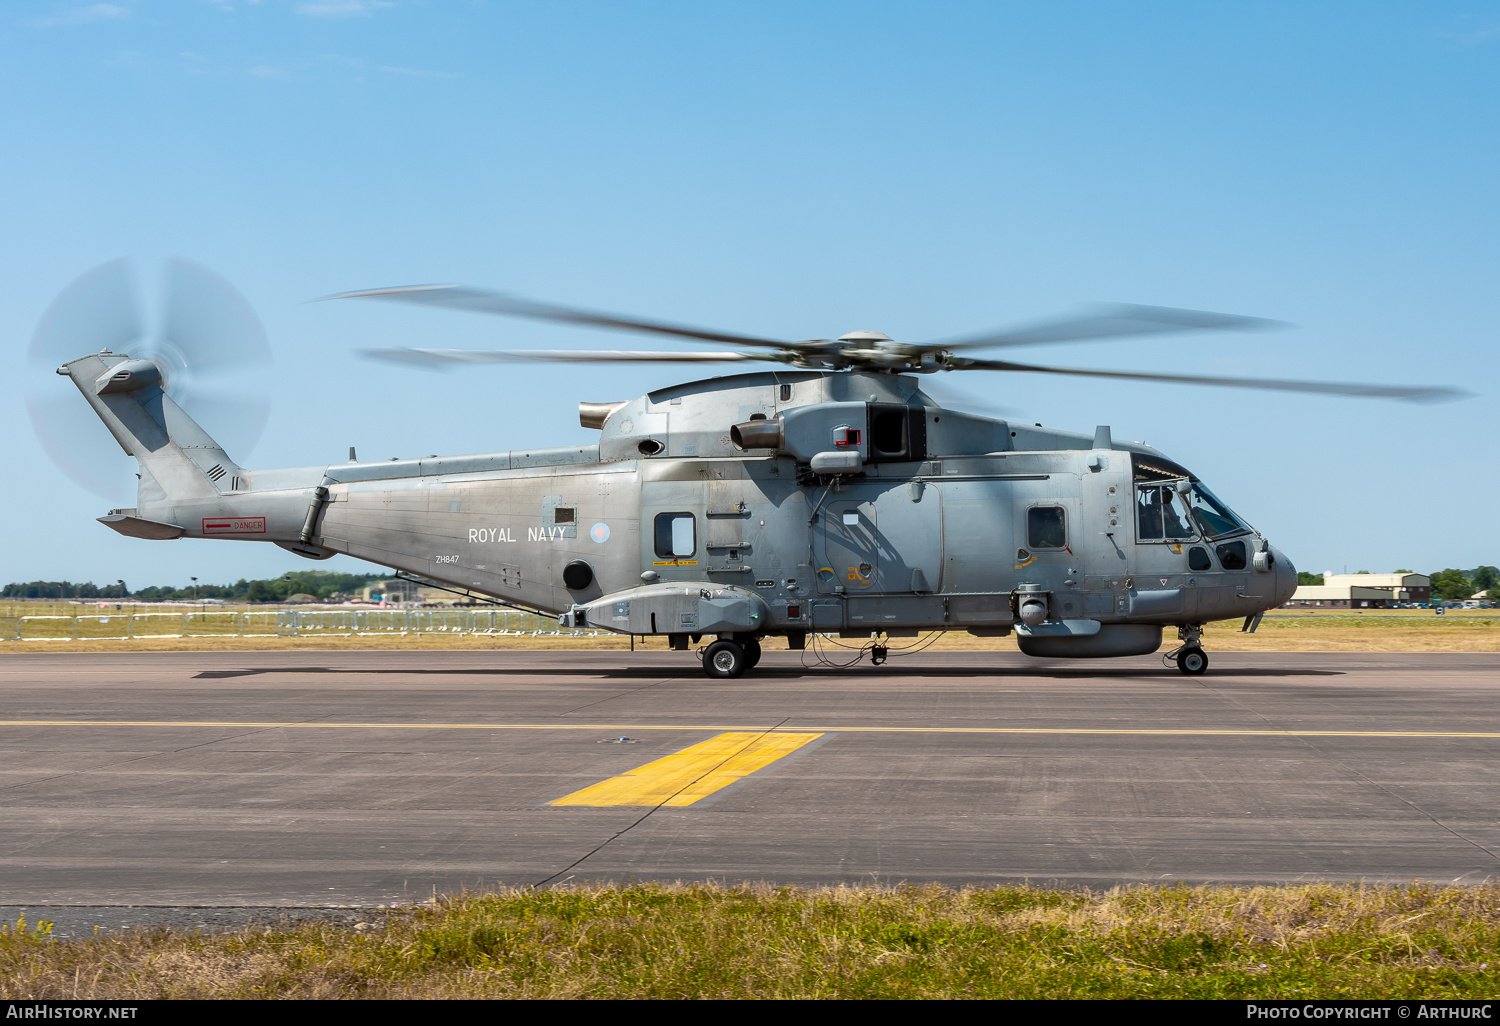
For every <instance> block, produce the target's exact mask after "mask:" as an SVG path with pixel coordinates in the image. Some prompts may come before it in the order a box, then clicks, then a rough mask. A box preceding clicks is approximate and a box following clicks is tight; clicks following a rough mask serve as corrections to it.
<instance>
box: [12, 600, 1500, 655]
mask: <svg viewBox="0 0 1500 1026" xmlns="http://www.w3.org/2000/svg"><path fill="white" fill-rule="evenodd" d="M311 608H317V607H311ZM171 609H172V612H174V613H180V612H182V611H184V608H183V607H171ZM223 609H224V610H225V611H236V612H238V611H251V612H255V613H258V614H262V615H265V616H269V611H267V610H266V609H264V608H256V607H249V606H239V607H223ZM132 611H134V612H136V613H141V614H146V613H157V612H159V607H150V606H134V607H132V606H131V605H130V604H128V603H126V604H124V608H123V609H122V610H116V609H115V608H114V607H113V606H110V607H109V608H108V609H100V608H95V607H92V606H79V605H70V604H68V603H38V602H26V603H22V602H7V603H0V617H15V616H69V615H76V616H80V617H85V618H86V620H83V621H81V623H83V624H85V625H86V626H88V627H91V628H92V629H93V630H94V631H95V632H97V633H100V634H115V633H118V632H119V628H118V620H119V617H120V615H121V613H128V612H132ZM100 617H109V618H111V619H112V620H114V621H115V623H116V626H115V627H111V626H110V625H109V624H100V623H99V620H100ZM168 621H170V623H172V624H175V623H176V621H175V619H173V618H171V617H167V618H163V622H164V624H165V623H166V622H168ZM59 623H61V621H60V622H59ZM96 625H97V626H96ZM170 629H171V630H176V629H177V628H176V627H175V626H171V627H170ZM210 629H211V628H210ZM58 631H59V632H61V631H62V628H61V626H59V627H58ZM162 632H163V633H166V632H167V627H166V626H164V627H163V628H162ZM86 633H88V632H87V631H84V630H80V637H79V638H78V639H77V640H73V639H70V638H66V637H59V638H56V639H49V640H45V641H41V640H28V641H0V654H3V653H7V652H39V651H56V652H208V651H219V652H228V651H246V652H254V651H287V650H296V651H341V650H364V651H369V650H377V651H378V650H387V649H388V650H393V651H395V650H402V651H405V650H432V651H437V650H459V651H469V650H475V651H489V650H501V649H602V650H619V649H628V648H630V639H629V638H624V637H618V636H613V635H599V636H593V637H589V636H570V635H550V636H549V635H543V636H539V637H532V636H516V635H496V634H465V633H431V634H428V633H421V634H416V633H413V634H401V633H392V634H389V635H381V634H370V635H353V636H341V635H339V634H337V633H333V632H330V633H328V634H322V635H319V634H317V633H305V634H303V635H302V636H297V637H240V636H238V635H237V634H234V633H228V632H226V633H222V634H218V635H215V636H209V637H194V638H177V637H165V638H133V639H122V638H117V637H110V636H105V637H85V636H82V635H83V634H86ZM141 633H144V631H142V632H141ZM928 640H929V639H927V638H925V637H924V638H922V639H916V640H913V639H906V638H900V639H895V640H893V641H892V642H891V645H892V646H893V647H897V648H902V647H906V646H907V645H912V644H923V645H925V644H927V642H928ZM1204 641H1205V646H1206V647H1207V648H1208V650H1209V651H1210V652H1214V651H1218V652H1500V610H1493V609H1472V610H1451V611H1449V612H1447V613H1446V614H1444V615H1443V616H1437V615H1435V614H1434V613H1433V612H1432V611H1430V610H1420V609H1392V610H1366V611H1360V612H1345V613H1319V614H1292V613H1284V612H1278V613H1272V614H1268V615H1267V616H1266V617H1265V619H1264V620H1263V621H1262V622H1261V625H1260V629H1259V630H1258V631H1257V632H1256V633H1255V634H1242V633H1240V621H1238V620H1233V621H1228V620H1226V621H1221V622H1218V623H1213V624H1210V625H1209V626H1208V628H1207V630H1206V631H1205V632H1204ZM851 643H852V644H854V645H855V646H858V644H859V643H858V642H850V641H848V640H846V641H845V644H851ZM784 644H785V643H784V642H783V641H780V640H773V641H771V642H768V644H767V647H768V648H769V649H772V650H775V649H779V648H781V647H782V646H783V645H784ZM1176 644H1177V642H1176V638H1175V636H1174V632H1172V631H1171V630H1168V631H1167V632H1166V637H1165V638H1164V639H1163V648H1172V647H1175V646H1176ZM635 646H636V648H638V649H665V648H666V641H665V639H662V638H653V639H637V640H636V642H635ZM931 648H932V651H935V652H961V651H1015V650H1016V642H1015V638H1014V637H1008V638H976V637H974V636H972V635H970V634H967V633H964V632H958V631H955V632H950V633H948V634H945V635H943V636H941V637H938V638H936V639H931Z"/></svg>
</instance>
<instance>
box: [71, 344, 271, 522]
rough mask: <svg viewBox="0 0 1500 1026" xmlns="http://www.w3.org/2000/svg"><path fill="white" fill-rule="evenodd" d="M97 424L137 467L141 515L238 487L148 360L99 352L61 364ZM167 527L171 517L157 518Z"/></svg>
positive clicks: (230, 464)
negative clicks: (108, 432)
mask: <svg viewBox="0 0 1500 1026" xmlns="http://www.w3.org/2000/svg"><path fill="white" fill-rule="evenodd" d="M57 373H59V374H65V375H67V376H68V377H69V378H71V379H72V380H73V384H75V385H77V386H78V390H79V391H80V392H82V393H83V397H84V398H85V399H87V400H88V402H89V405H90V406H92V407H93V408H94V412H95V413H97V414H98V415H99V419H100V420H102V421H104V424H105V426H106V427H108V428H109V430H110V433H111V434H113V435H114V436H115V440H116V441H117V442H119V443H120V447H121V448H122V449H124V450H125V452H126V453H127V454H128V455H131V456H134V457H135V458H136V460H137V461H138V462H139V463H140V479H141V483H140V488H139V492H138V497H137V504H138V507H139V509H140V514H141V516H143V517H145V518H147V519H157V517H153V515H152V514H153V512H156V511H160V512H161V513H166V512H167V507H169V506H170V505H172V504H173V503H174V502H180V501H184V500H194V499H198V500H201V499H212V498H216V497H218V496H220V495H223V494H225V493H226V492H229V491H233V490H237V489H238V488H239V487H240V479H241V476H242V472H241V470H240V467H239V465H238V464H236V463H235V462H234V461H233V460H231V459H230V458H229V456H228V455H227V454H226V453H225V452H224V450H223V448H222V447H220V445H219V443H218V442H215V441H214V440H213V439H212V438H210V437H209V435H208V432H206V431H204V430H203V429H202V428H201V427H199V426H198V424H197V423H196V422H195V421H194V420H193V419H192V418H191V417H189V416H188V415H187V414H186V413H184V412H183V411H182V408H181V407H180V406H178V405H177V404H176V403H175V402H173V401H172V397H171V396H169V395H167V393H166V391H165V390H164V389H163V387H162V384H163V383H162V375H161V368H160V367H158V366H157V365H156V364H155V363H153V362H152V361H150V360H132V359H131V358H130V357H129V356H124V355H118V354H113V353H109V352H108V351H106V352H102V353H100V354H98V355H97V356H85V357H82V358H81V359H77V360H73V361H71V362H70V363H66V364H63V365H62V366H61V367H59V368H58V369H57ZM160 519H163V520H165V521H167V522H168V523H170V514H168V515H166V516H161V517H160Z"/></svg>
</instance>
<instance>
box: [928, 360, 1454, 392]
mask: <svg viewBox="0 0 1500 1026" xmlns="http://www.w3.org/2000/svg"><path fill="white" fill-rule="evenodd" d="M947 369H949V370H998V371H1030V372H1033V373H1038V374H1070V375H1075V376H1079V377H1087V378H1124V379H1126V380H1130V381H1170V382H1173V383H1176V384H1180V385H1221V386H1224V387H1226V388H1263V389H1268V390H1271V391H1276V392H1311V393H1315V394H1319V395H1347V396H1357V397H1359V398H1363V399H1403V400H1406V401H1407V402H1416V403H1441V402H1451V401H1452V400H1454V399H1466V398H1468V397H1469V396H1471V395H1472V394H1473V393H1470V392H1464V391H1462V390H1460V389H1456V388H1436V387H1424V386H1401V385H1357V384H1348V383H1343V382H1336V381H1281V380H1277V379H1273V378H1216V377H1201V376H1196V375H1194V376H1188V375H1181V374H1136V373H1131V372H1129V371H1100V370H1080V369H1077V368H1072V367H1037V366H1034V365H1032V364H1026V363H1011V362H1009V361H1007V360H968V359H958V360H954V361H953V365H952V366H950V367H949V368H947Z"/></svg>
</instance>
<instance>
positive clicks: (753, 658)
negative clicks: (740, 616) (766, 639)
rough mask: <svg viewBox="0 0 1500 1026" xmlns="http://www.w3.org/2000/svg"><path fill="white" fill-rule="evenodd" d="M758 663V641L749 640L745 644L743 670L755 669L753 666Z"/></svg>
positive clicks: (754, 639) (755, 639)
mask: <svg viewBox="0 0 1500 1026" xmlns="http://www.w3.org/2000/svg"><path fill="white" fill-rule="evenodd" d="M758 662H760V641H759V639H757V638H750V639H749V640H747V641H746V642H745V669H747V670H753V669H755V664H756V663H758Z"/></svg>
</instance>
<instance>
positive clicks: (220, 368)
mask: <svg viewBox="0 0 1500 1026" xmlns="http://www.w3.org/2000/svg"><path fill="white" fill-rule="evenodd" d="M163 309H164V311H165V314H164V319H163V324H162V332H161V337H160V338H159V339H158V340H157V343H156V345H155V347H154V348H155V351H154V352H153V353H152V354H151V355H152V357H153V358H155V359H157V360H158V362H159V363H161V364H162V365H163V370H164V371H165V372H166V376H167V382H168V391H169V392H170V393H171V395H172V398H173V399H175V400H176V401H177V403H178V405H180V406H181V407H182V408H183V409H184V410H185V411H186V412H187V413H188V414H189V416H191V417H192V418H193V419H194V420H196V421H198V422H199V423H200V424H202V425H203V427H204V429H205V430H207V431H208V433H209V434H211V435H213V436H214V438H215V439H216V440H218V442H219V443H220V444H221V445H223V446H224V448H225V450H226V451H227V452H230V453H232V454H234V455H235V456H236V458H243V456H244V454H246V453H248V452H249V451H250V450H251V449H252V448H254V446H255V443H256V442H257V441H258V440H259V439H260V436H261V432H262V431H264V430H265V426H266V422H267V421H268V419H269V417H270V400H269V394H270V388H269V385H270V382H269V371H270V368H271V347H270V344H269V343H268V342H267V341H266V332H265V328H264V327H262V325H261V322H260V318H259V317H257V316H256V314H255V310H254V308H252V307H251V306H250V304H249V303H248V302H247V301H246V300H245V297H244V296H242V295H241V294H240V292H239V290H237V289H236V288H235V287H234V286H233V285H231V284H229V282H227V281H225V280H224V279H223V278H221V277H219V276H218V275H217V274H215V273H214V272H212V271H210V270H209V269H208V268H206V267H203V266H201V265H200V264H195V263H193V262H192V261H189V260H181V259H172V260H169V261H168V262H167V273H166V295H165V301H164V304H163Z"/></svg>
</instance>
